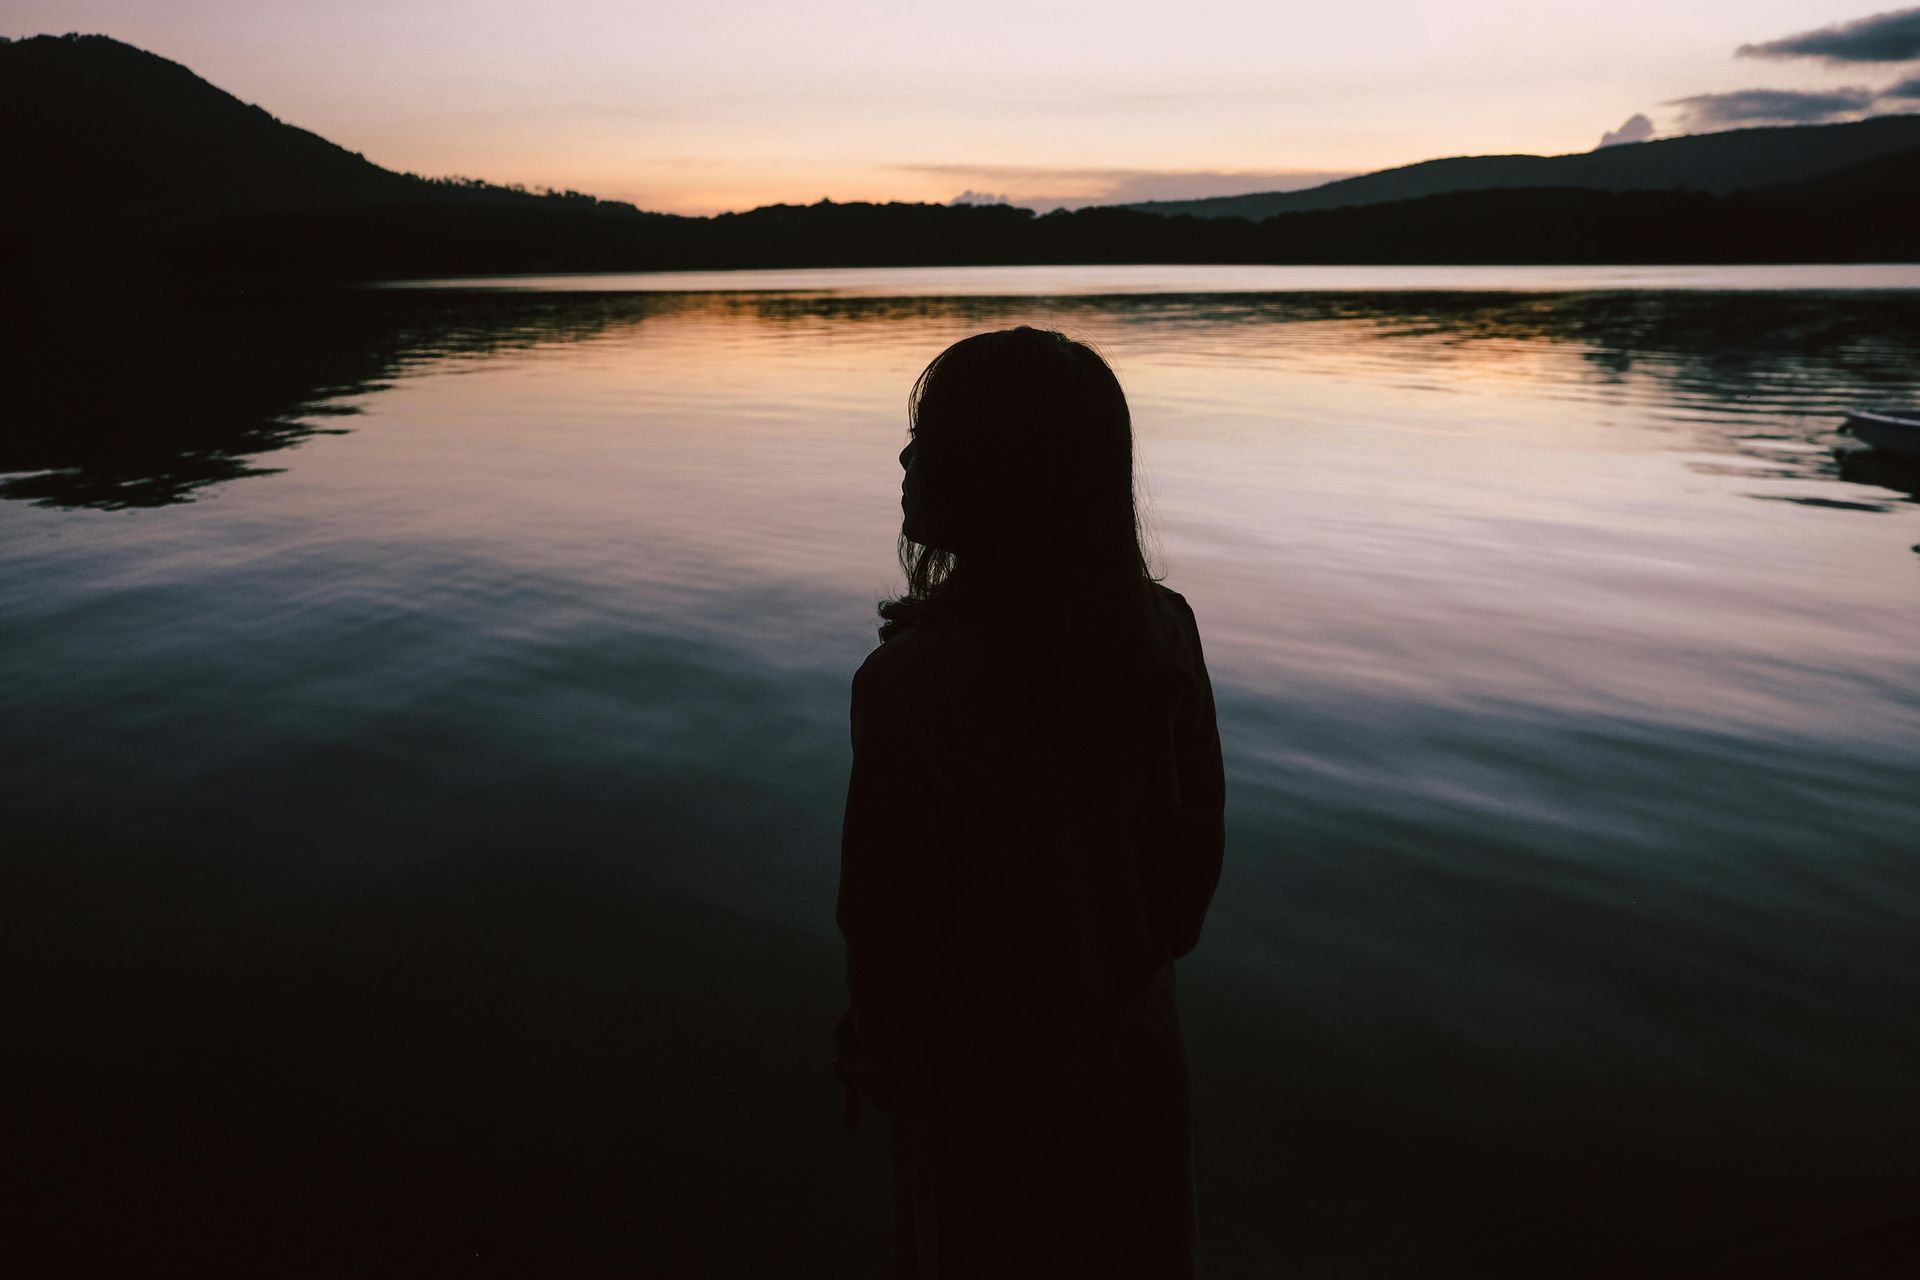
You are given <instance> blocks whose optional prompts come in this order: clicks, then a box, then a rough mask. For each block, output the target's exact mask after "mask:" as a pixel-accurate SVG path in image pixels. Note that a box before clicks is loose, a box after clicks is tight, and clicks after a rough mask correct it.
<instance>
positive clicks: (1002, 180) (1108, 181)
mask: <svg viewBox="0 0 1920 1280" xmlns="http://www.w3.org/2000/svg"><path fill="white" fill-rule="evenodd" d="M893 167H894V168H895V169H897V170H900V171H901V172H906V173H923V174H930V175H933V176H936V177H943V178H952V179H953V180H954V181H956V182H960V183H965V184H968V185H967V191H966V192H965V194H963V195H962V196H961V197H959V198H960V199H962V200H967V199H969V198H973V201H972V202H990V201H992V200H1004V201H1006V202H1008V203H1010V204H1017V205H1020V206H1022V207H1024V208H1028V209H1033V210H1036V211H1037V212H1040V213H1046V212H1048V211H1049V210H1053V209H1078V208H1082V207H1084V206H1086V205H1091V204H1133V203H1135V202H1137V201H1141V200H1201V199H1205V198H1206V197H1209V196H1238V195H1246V194H1248V193H1249V192H1254V191H1300V190H1304V189H1305V188H1307V187H1317V186H1319V185H1321V184H1322V183H1326V182H1333V181H1335V180H1336V179H1339V178H1351V177H1352V176H1353V173H1352V171H1350V170H1344V171H1340V172H1323V171H1321V170H1318V169H1255V170H1235V171H1226V170H1211V169H1208V170H1178V169H1091V168H1088V169H1075V168H1058V169H1056V168H1049V167H1047V166H1044V165H972V164H903V165H895V166H893ZM986 191H1004V192H1005V193H1006V194H1005V195H1000V196H985V195H983V194H982V193H983V192H986Z"/></svg>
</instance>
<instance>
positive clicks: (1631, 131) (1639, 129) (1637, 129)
mask: <svg viewBox="0 0 1920 1280" xmlns="http://www.w3.org/2000/svg"><path fill="white" fill-rule="evenodd" d="M1652 136H1653V121H1651V120H1649V119H1647V118H1646V117H1645V116H1643V115H1635V116H1628V117H1627V122H1626V123H1625V124H1623V125H1621V126H1620V127H1619V128H1618V129H1613V130H1610V131H1608V132H1606V133H1603V134H1601V135H1600V146H1599V147H1595V148H1594V150H1595V151H1598V150H1600V148H1601V147H1617V146H1620V145H1622V144H1623V143H1628V142H1645V141H1646V140H1647V139H1648V138H1651V137H1652Z"/></svg>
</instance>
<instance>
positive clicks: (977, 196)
mask: <svg viewBox="0 0 1920 1280" xmlns="http://www.w3.org/2000/svg"><path fill="white" fill-rule="evenodd" d="M947 203H948V204H1012V203H1013V201H1011V200H1009V199H1008V198H1007V197H1006V196H1004V195H995V194H993V192H991V191H975V190H974V189H973V188H972V187H968V188H967V189H966V190H965V191H962V192H961V193H960V194H959V195H957V196H955V197H954V198H953V199H951V200H949V201H947Z"/></svg>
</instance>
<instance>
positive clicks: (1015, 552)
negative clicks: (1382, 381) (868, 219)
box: [837, 328, 1224, 1280]
mask: <svg viewBox="0 0 1920 1280" xmlns="http://www.w3.org/2000/svg"><path fill="white" fill-rule="evenodd" d="M910 422H911V427H910V439H909V442H908V444H907V447H906V449H905V450H904V451H903V452H902V453H901V455H900V462H901V465H902V466H903V467H905V468H906V477H905V479H904V480H903V481H902V484H901V494H902V496H901V506H902V508H903V511H904V516H905V518H904V520H903V522H902V534H901V562H902V564H903V566H904V567H905V569H906V572H907V590H906V593H905V594H904V595H902V596H901V597H900V598H899V599H896V600H891V601H888V602H887V603H885V604H883V605H882V606H881V607H880V613H881V617H882V618H883V620H884V621H883V624H882V626H881V627H880V638H881V640H882V642H883V643H882V644H881V645H880V647H879V648H878V649H876V650H874V652H873V653H872V654H871V655H870V656H869V657H868V658H867V660H866V662H865V663H864V664H862V665H861V667H860V670H859V672H858V674H856V675H855V677H854V681H853V750H854V760H853V776H852V780H851V783H850V785H849V787H848V792H847V811H846V822H845V826H844V830H843V837H842V846H841V876H840V899H839V923H840V928H841V931H842V933H843V934H844V935H845V937H846V942H847V985H848V989H849V993H850V995H851V1005H850V1007H849V1009H848V1011H847V1014H846V1016H845V1017H844V1018H842V1019H841V1023H840V1027H839V1028H838V1032H837V1040H838V1046H837V1047H838V1050H839V1065H840V1069H841V1072H842V1076H843V1078H844V1079H846V1080H847V1081H848V1084H849V1091H850V1092H849V1107H850V1109H851V1108H853V1107H855V1106H857V1103H856V1101H855V1095H854V1094H853V1093H852V1092H851V1090H852V1089H853V1088H854V1087H856V1086H857V1087H858V1089H860V1090H862V1091H864V1092H865V1093H866V1094H867V1095H868V1096H869V1097H871V1098H872V1099H873V1100H874V1101H876V1102H877V1103H878V1104H879V1105H880V1106H882V1107H884V1108H886V1109H887V1111H888V1113H889V1116H890V1119H891V1121H892V1127H893V1152H894V1172H895V1192H896V1194H895V1223H896V1239H897V1242H898V1256H899V1269H900V1274H901V1275H903V1276H916V1277H921V1278H923V1280H925V1278H928V1277H935V1276H938V1277H944V1278H945V1280H965V1278H967V1277H976V1276H978V1277H1018V1276H1048V1277H1072V1276H1090V1277H1091V1276H1098V1277H1103V1278H1105V1277H1124V1276H1138V1277H1149V1276H1150V1277H1156V1278H1157V1277H1184V1276H1191V1275H1192V1274H1193V1267H1194V1261H1193V1250H1194V1196H1193V1169H1192V1158H1191V1140H1190V1134H1189V1128H1188V1102H1187V1063H1186V1051H1185V1048H1184V1046H1183V1045H1182V1042H1181V1036H1180V1024H1179V1021H1178V1019H1177V1017H1176V1015H1175V1011H1174V997H1173V969H1172V961H1173V959H1174V958H1175V957H1177V956H1182V955H1185V954H1186V953H1187V952H1188V951H1189V950H1191V949H1192V948H1193V946H1194V943H1195V941H1196V940H1197V939H1198V937H1199V933H1200V924H1201V919H1202V917H1203V916H1204V915H1205V913H1206V909H1207V903H1208V901H1209V900H1210V899H1211V897H1212V895H1213V890H1214V885H1215V883H1216V882H1217V880H1218V878H1219V873H1220V859H1221V849H1222V843H1223V826H1222V809H1223V804H1224V785H1223V781H1222V774H1221V764H1220V739H1219V734H1218V732H1217V730H1216V729H1215V725H1214V712H1213V695H1212V691H1211V688H1210V686H1209V684H1208V681H1207V673H1206V667H1205V665H1204V663H1203V662H1202V660H1201V651H1200V637H1199V633H1198V631H1197V630H1196V628H1195V626H1194V620H1193V614H1192V612H1191V611H1190V610H1189V609H1188V607H1187V603H1186V601H1185V600H1184V599H1182V598H1181V597H1180V596H1179V595H1177V594H1176V593H1174V592H1172V591H1169V590H1167V589H1166V588H1164V587H1162V586H1160V585H1159V584H1158V583H1156V582H1154V581H1153V580H1152V579H1151V578H1150V577H1149V576H1148V572H1147V568H1146V564H1145V560H1144V558H1143V556H1142V555H1141V550H1140V535H1139V525H1138V522H1137V519H1136V515H1135V506H1134V493H1133V439H1132V426H1131V420H1130V417H1129V415H1128V412H1127V403H1126V399H1125V397H1124V396H1123V395H1122V393H1121V390H1120V385H1119V383H1118V382H1117V381H1116V380H1115V379H1114V376H1113V373H1112V371H1111V370H1110V369H1108V367H1107V366H1106V364H1105V362H1103V361H1102V360H1101V359H1100V357H1099V356H1098V355H1096V354H1094V352H1093V351H1092V350H1090V349H1089V348H1087V347H1086V346H1083V345H1081V344H1080V343H1077V342H1073V341H1070V340H1069V339H1067V338H1066V337H1064V336H1063V335H1061V334H1058V333H1052V332H1049V331H1045V330H1039V329H1030V328H1019V329H1010V330H1005V331H1002V332H998V333H983V334H980V335H978V336H976V337H972V338H968V339H966V340H965V341H963V342H959V343H956V344H955V345H954V346H952V347H950V348H949V349H948V350H947V351H946V352H944V353H943V354H941V355H940V356H939V358H937V359H936V360H934V362H933V363H932V364H930V365H928V366H927V369H926V371H925V372H924V373H922V374H921V375H920V379H919V381H918V382H917V383H916V384H915V386H914V389H913V396H912V400H911V414H910Z"/></svg>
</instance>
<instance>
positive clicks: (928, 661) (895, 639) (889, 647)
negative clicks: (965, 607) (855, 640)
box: [853, 625, 967, 702]
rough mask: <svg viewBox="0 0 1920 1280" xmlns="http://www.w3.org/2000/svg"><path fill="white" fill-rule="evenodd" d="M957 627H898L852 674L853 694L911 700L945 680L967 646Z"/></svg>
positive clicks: (870, 698)
mask: <svg viewBox="0 0 1920 1280" xmlns="http://www.w3.org/2000/svg"><path fill="white" fill-rule="evenodd" d="M959 630H960V629H959V628H956V627H948V626H926V625H914V626H909V627H902V628H901V629H900V630H899V631H896V632H895V633H894V634H893V635H891V636H889V637H888V638H887V639H885V640H883V641H881V642H880V647H879V648H877V649H875V650H874V651H873V652H872V653H869V654H868V655H867V657H866V660H865V661H864V662H862V663H861V664H860V667H859V670H857V671H855V672H854V673H853V693H854V697H855V698H856V699H861V698H866V699H868V700H882V699H885V700H894V699H899V700H902V701H908V702H912V701H917V700H918V696H919V695H921V694H923V693H925V692H927V691H929V690H931V689H934V688H937V687H939V686H940V685H942V684H945V683H949V682H950V681H951V679H952V674H953V671H954V668H955V667H956V666H957V665H958V664H959V663H960V662H961V661H962V660H963V659H964V655H965V651H966V648H967V646H966V643H965V638H964V637H963V636H961V635H960V634H959Z"/></svg>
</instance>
